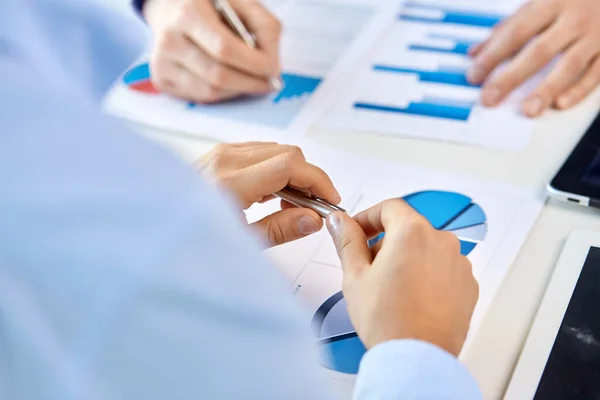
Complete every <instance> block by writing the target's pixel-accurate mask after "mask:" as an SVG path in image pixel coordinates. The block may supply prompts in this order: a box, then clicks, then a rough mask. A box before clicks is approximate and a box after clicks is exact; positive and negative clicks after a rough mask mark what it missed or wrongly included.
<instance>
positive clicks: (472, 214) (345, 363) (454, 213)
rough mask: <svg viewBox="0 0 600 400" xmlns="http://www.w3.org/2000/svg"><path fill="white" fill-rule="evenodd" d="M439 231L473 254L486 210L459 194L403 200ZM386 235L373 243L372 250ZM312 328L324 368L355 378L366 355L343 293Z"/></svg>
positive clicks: (326, 305) (426, 193) (322, 311)
mask: <svg viewBox="0 0 600 400" xmlns="http://www.w3.org/2000/svg"><path fill="white" fill-rule="evenodd" d="M403 199H404V200H405V201H406V202H407V203H408V204H410V206H412V207H413V208H414V209H415V210H416V211H417V212H419V213H420V214H421V215H423V216H424V217H425V218H427V219H428V220H429V221H430V222H431V224H432V225H433V226H434V227H435V228H436V229H439V230H445V231H450V232H452V233H454V234H455V235H456V236H457V237H458V238H459V240H460V251H461V253H462V254H463V255H465V256H466V255H468V254H470V253H471V252H472V251H473V250H474V249H475V247H476V246H477V244H478V243H481V242H483V241H484V239H485V237H486V235H487V219H486V216H485V213H484V211H483V209H482V208H481V207H480V206H479V205H477V204H475V203H473V201H472V199H471V198H470V197H468V196H465V195H463V194H460V193H454V192H443V191H434V190H431V191H424V192H418V193H413V194H410V195H408V196H405V197H404V198H403ZM383 237H384V234H383V233H382V234H380V235H379V236H377V237H375V238H373V239H371V240H370V241H369V246H373V245H374V244H376V243H377V242H378V241H380V240H381V239H382V238H383ZM312 328H313V331H314V332H315V335H316V336H317V338H318V340H319V344H320V345H321V348H322V350H323V351H322V353H323V361H322V363H323V366H324V367H325V368H328V369H331V370H333V371H337V372H341V373H345V374H356V373H357V372H358V367H359V364H360V360H361V359H362V357H363V355H364V354H365V352H366V349H365V346H364V345H363V344H362V342H361V341H360V339H359V338H358V336H357V335H356V331H355V330H354V328H353V327H352V322H351V321H350V317H349V316H348V306H347V304H346V300H345V299H344V296H343V294H342V292H339V293H335V294H334V295H333V296H331V297H330V298H329V299H327V301H325V302H324V303H323V304H322V305H321V307H319V309H318V310H317V312H316V313H315V315H314V317H313V320H312Z"/></svg>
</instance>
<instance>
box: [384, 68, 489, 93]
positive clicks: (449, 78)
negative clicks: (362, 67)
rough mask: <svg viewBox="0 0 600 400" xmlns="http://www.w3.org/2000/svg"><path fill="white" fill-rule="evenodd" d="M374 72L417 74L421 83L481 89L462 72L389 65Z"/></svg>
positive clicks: (479, 85)
mask: <svg viewBox="0 0 600 400" xmlns="http://www.w3.org/2000/svg"><path fill="white" fill-rule="evenodd" d="M373 70H375V71H381V72H392V73H398V74H417V75H419V80H420V81H421V82H428V83H440V84H446V85H456V86H465V87H471V88H479V87H481V84H472V83H470V82H469V81H468V80H467V77H466V76H465V72H464V71H461V70H458V69H457V70H447V69H441V70H439V71H424V70H419V69H413V68H399V67H391V66H387V65H375V66H373Z"/></svg>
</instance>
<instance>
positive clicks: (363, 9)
mask: <svg viewBox="0 0 600 400" xmlns="http://www.w3.org/2000/svg"><path fill="white" fill-rule="evenodd" d="M395 3H396V2H395V1H383V0H379V1H366V0H362V1H359V0H353V1H351V0H287V1H286V0H270V1H267V2H266V3H265V4H266V6H267V7H270V8H271V10H272V11H273V12H274V13H275V14H276V15H278V17H279V18H280V20H281V21H282V24H283V32H282V39H281V60H282V68H283V74H282V78H283V82H284V87H283V89H282V90H281V91H280V92H278V93H273V94H271V95H267V96H255V97H245V98H241V99H238V100H234V101H229V102H225V103H222V104H211V105H200V104H193V103H189V102H185V101H181V100H177V99H174V98H172V97H170V96H167V95H165V94H161V93H159V92H158V91H157V90H156V89H155V88H154V87H153V85H152V83H151V80H150V69H149V66H148V63H147V62H146V61H142V62H140V63H138V64H136V65H134V66H133V67H131V69H130V70H128V71H127V72H126V73H125V74H124V75H123V77H122V79H121V80H120V81H119V82H118V83H117V84H116V85H115V87H114V88H113V90H112V91H111V93H109V95H108V97H107V101H106V109H107V111H108V112H110V113H113V114H116V115H118V116H121V117H124V118H127V119H130V120H133V121H135V122H138V123H142V124H146V125H151V126H155V127H158V128H163V129H167V130H171V131H179V132H182V133H188V134H202V135H208V136H213V137H215V138H217V139H219V140H223V141H227V140H245V139H246V140H247V139H252V140H256V139H257V138H260V137H261V135H263V134H268V135H276V136H278V137H283V138H287V137H289V136H290V134H292V133H304V131H305V130H306V129H308V127H309V126H310V125H311V124H312V123H313V122H314V119H315V118H316V117H317V116H318V115H319V114H320V113H321V112H322V111H323V107H324V105H325V104H328V103H327V99H328V98H329V96H330V95H332V94H336V93H337V92H338V91H339V89H340V86H339V85H343V84H345V83H346V79H345V78H346V76H347V74H348V73H350V72H352V70H353V66H354V65H356V63H357V59H359V58H360V57H361V55H362V54H363V52H364V50H365V49H368V48H369V47H370V46H372V44H373V43H374V41H375V40H376V39H377V37H378V35H377V33H378V32H380V31H381V29H382V28H381V27H382V24H381V21H380V19H381V18H386V19H387V18H389V16H390V15H392V14H393V13H394V12H395V11H397V6H396V5H395ZM385 10H388V11H385Z"/></svg>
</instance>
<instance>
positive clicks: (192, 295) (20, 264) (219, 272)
mask: <svg viewBox="0 0 600 400" xmlns="http://www.w3.org/2000/svg"><path fill="white" fill-rule="evenodd" d="M138 28H139V27H136V26H134V25H131V23H130V22H129V21H128V20H126V19H123V18H121V17H119V16H118V15H115V14H113V13H111V12H109V11H107V10H105V9H104V8H103V7H102V6H100V5H99V4H96V3H91V2H89V1H86V0H2V1H0V398H1V399H10V400H13V399H32V400H41V399H73V400H75V399H77V400H79V399H102V400H106V399H128V400H133V399H135V400H137V399H144V400H152V399H206V400H213V399H226V400H229V399H232V400H234V399H236V400H237V399H259V400H269V399H276V400H282V399H285V400H291V399H299V400H318V399H331V398H332V397H331V395H330V393H329V391H328V382H327V379H326V378H325V377H324V375H323V370H322V369H321V368H320V367H319V366H318V358H319V357H318V354H317V350H316V347H315V345H314V343H313V341H312V339H311V336H310V332H309V327H308V326H306V325H305V324H304V323H303V322H302V321H305V320H307V319H306V318H303V317H304V316H303V315H301V313H302V311H300V310H299V308H298V307H297V305H296V304H295V303H294V299H293V298H292V296H290V295H289V294H288V293H287V292H286V289H285V286H284V284H283V282H282V280H281V278H280V276H279V275H278V274H277V273H276V271H275V269H274V268H273V267H272V266H271V265H269V264H268V262H267V261H266V260H265V259H264V258H263V257H262V256H261V254H260V252H259V250H258V248H259V246H258V245H257V243H255V240H253V239H252V238H251V236H250V235H249V234H248V233H247V232H246V228H245V227H243V226H242V225H241V224H240V222H239V221H238V217H237V215H236V214H235V213H233V212H232V203H231V202H230V200H229V199H227V198H225V197H224V196H223V195H222V194H219V193H216V192H214V191H213V190H212V189H211V188H209V187H208V186H207V185H206V184H205V183H204V182H203V181H202V180H201V178H200V177H198V176H197V174H196V173H195V172H194V171H193V170H192V169H191V168H189V167H188V166H187V165H185V164H184V163H182V162H181V161H180V160H179V159H177V158H176V157H174V156H172V155H170V154H169V153H168V152H167V151H164V150H163V149H162V148H160V147H159V146H158V145H155V144H153V143H150V142H149V141H147V140H144V139H143V138H142V137H140V136H138V135H136V134H134V133H131V132H129V131H127V129H126V128H125V127H124V126H123V125H122V124H121V123H120V122H119V121H116V120H114V119H112V118H109V117H106V116H103V115H101V114H100V112H99V101H100V99H101V97H102V95H103V93H104V92H105V91H106V89H107V88H108V87H109V85H110V84H111V82H113V81H114V80H115V78H116V77H117V76H118V74H119V73H120V72H121V71H122V70H124V68H125V67H126V66H127V65H128V64H129V63H130V62H132V61H133V59H134V57H135V56H136V55H137V53H138V51H139V48H140V47H139V44H140V43H141V41H142V37H143V35H142V32H140V31H139V29H138ZM232 250H233V251H232ZM355 397H356V398H357V399H461V400H465V399H476V398H479V397H480V394H479V391H478V388H477V385H476V384H475V382H474V380H473V379H472V378H471V376H470V375H469V373H468V372H467V371H466V369H465V368H464V367H463V366H462V365H461V364H460V363H459V362H458V361H456V359H454V358H453V357H452V356H450V355H449V354H447V353H445V352H444V351H442V350H440V349H438V348H436V347H434V346H431V345H428V344H426V343H422V342H417V341H410V340H405V341H402V340H400V341H393V342H388V343H384V344H382V345H379V346H377V347H376V348H374V349H372V350H370V351H369V352H368V353H367V354H366V356H365V357H364V359H363V361H362V364H361V367H360V373H359V376H358V381H357V387H356V390H355Z"/></svg>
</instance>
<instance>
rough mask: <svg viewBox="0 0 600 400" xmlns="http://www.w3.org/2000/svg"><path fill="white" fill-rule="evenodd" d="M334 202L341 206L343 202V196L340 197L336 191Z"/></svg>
mask: <svg viewBox="0 0 600 400" xmlns="http://www.w3.org/2000/svg"><path fill="white" fill-rule="evenodd" d="M332 200H334V204H340V202H341V201H342V196H341V195H340V192H338V191H337V190H336V191H335V197H334V198H333V199H332Z"/></svg>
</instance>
